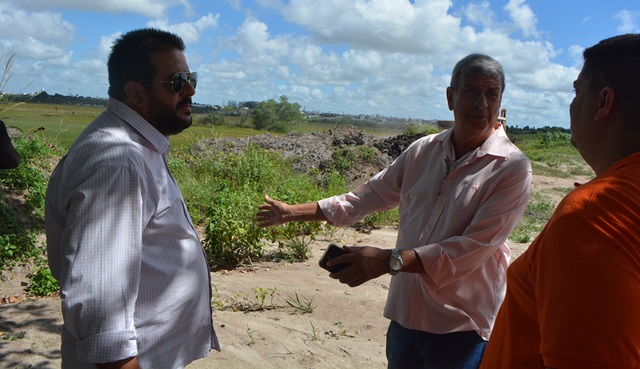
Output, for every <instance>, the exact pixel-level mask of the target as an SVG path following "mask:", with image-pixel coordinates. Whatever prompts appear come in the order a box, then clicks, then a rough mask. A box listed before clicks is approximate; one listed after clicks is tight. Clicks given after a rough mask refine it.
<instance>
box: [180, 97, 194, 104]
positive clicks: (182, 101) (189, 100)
mask: <svg viewBox="0 0 640 369" xmlns="http://www.w3.org/2000/svg"><path fill="white" fill-rule="evenodd" d="M182 105H193V103H192V101H191V98H190V97H185V98H184V99H183V100H181V101H180V102H179V103H178V106H182Z"/></svg>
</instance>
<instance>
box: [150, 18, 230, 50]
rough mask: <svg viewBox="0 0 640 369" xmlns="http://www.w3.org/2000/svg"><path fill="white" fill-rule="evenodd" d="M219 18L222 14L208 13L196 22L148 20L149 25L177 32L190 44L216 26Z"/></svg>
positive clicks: (197, 40)
mask: <svg viewBox="0 0 640 369" xmlns="http://www.w3.org/2000/svg"><path fill="white" fill-rule="evenodd" d="M219 18H220V14H216V15H213V14H211V13H208V14H207V15H204V16H202V17H201V18H200V19H198V20H196V21H194V22H183V23H177V24H170V23H169V21H168V20H167V19H164V20H152V21H149V22H147V26H148V27H154V28H159V29H163V30H165V31H169V32H172V33H175V34H177V35H178V36H180V37H181V38H182V40H183V41H184V42H185V44H187V45H189V44H195V43H197V42H199V41H200V38H201V37H202V34H203V33H205V32H207V31H208V30H209V29H211V28H216V27H217V25H218V19H219Z"/></svg>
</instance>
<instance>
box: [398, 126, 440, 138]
mask: <svg viewBox="0 0 640 369" xmlns="http://www.w3.org/2000/svg"><path fill="white" fill-rule="evenodd" d="M440 132H442V130H441V129H440V128H439V127H438V126H436V125H433V124H419V123H411V124H410V125H409V127H407V129H406V130H405V131H404V134H406V135H408V136H413V135H418V134H421V135H425V136H427V135H431V134H434V133H440Z"/></svg>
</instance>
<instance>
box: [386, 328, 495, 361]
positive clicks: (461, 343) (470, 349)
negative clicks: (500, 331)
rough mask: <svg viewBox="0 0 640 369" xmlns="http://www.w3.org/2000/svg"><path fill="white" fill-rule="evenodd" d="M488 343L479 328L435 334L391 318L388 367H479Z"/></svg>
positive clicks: (388, 337) (388, 332) (388, 333)
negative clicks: (480, 334)
mask: <svg viewBox="0 0 640 369" xmlns="http://www.w3.org/2000/svg"><path fill="white" fill-rule="evenodd" d="M486 346H487V342H486V341H485V340H483V339H482V338H481V337H480V336H479V335H478V333H476V331H465V332H454V333H447V334H433V333H428V332H423V331H416V330H413V329H407V328H405V327H403V326H401V325H400V324H399V323H396V322H394V321H391V324H389V330H388V331H387V360H388V361H389V366H388V368H389V369H477V368H478V367H479V366H480V362H481V361H482V355H483V354H484V349H485V347H486Z"/></svg>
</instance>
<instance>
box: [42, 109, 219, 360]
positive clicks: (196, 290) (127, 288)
mask: <svg viewBox="0 0 640 369" xmlns="http://www.w3.org/2000/svg"><path fill="white" fill-rule="evenodd" d="M169 149H170V145H169V140H168V139H167V138H166V137H164V136H163V135H162V134H160V133H159V132H158V131H157V130H156V129H155V128H154V127H152V126H151V124H150V123H148V122H147V121H145V120H144V119H143V118H142V117H141V116H139V115H138V114H137V113H136V112H134V111H133V110H131V109H130V108H129V107H127V106H126V105H125V104H123V103H121V102H120V101H118V100H115V99H110V100H109V105H108V107H107V110H106V111H105V112H103V113H102V114H101V115H100V116H99V117H98V118H97V119H96V120H95V121H94V122H92V123H91V124H90V125H89V126H88V127H87V128H86V129H85V130H84V131H83V132H82V133H81V134H80V136H79V137H78V138H77V140H76V141H75V143H74V144H73V145H72V146H71V148H70V149H69V152H68V153H67V154H66V155H65V156H64V157H63V158H62V160H61V161H60V163H59V164H58V166H57V167H56V169H55V170H54V172H53V174H52V175H51V179H50V182H49V188H48V191H47V197H46V231H47V249H48V256H49V265H50V267H51V271H52V273H53V275H54V276H55V277H56V279H57V280H58V281H59V282H60V296H61V302H62V314H63V318H64V325H63V328H62V367H63V368H74V369H78V368H94V366H93V365H91V364H89V363H103V362H112V361H117V360H120V359H124V358H127V357H131V356H137V357H138V360H139V362H140V365H141V366H142V368H153V369H164V368H167V369H169V368H171V369H173V368H182V367H184V366H186V365H187V364H188V363H189V362H191V361H193V360H195V359H198V358H201V357H204V356H207V355H208V352H209V351H210V350H211V348H215V349H219V344H218V341H217V338H216V335H215V332H214V330H213V325H212V314H211V303H210V301H211V287H210V274H209V268H208V266H207V262H206V258H205V255H204V251H203V249H202V246H201V244H200V240H199V238H198V235H197V233H196V230H195V228H194V226H193V224H192V221H191V218H190V216H189V213H188V211H187V208H186V206H185V204H184V201H183V199H182V195H181V194H180V190H179V189H178V187H177V185H176V183H175V181H174V179H173V177H172V176H171V174H170V173H169V168H168V167H167V164H166V158H165V153H166V152H167V151H168V150H169Z"/></svg>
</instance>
